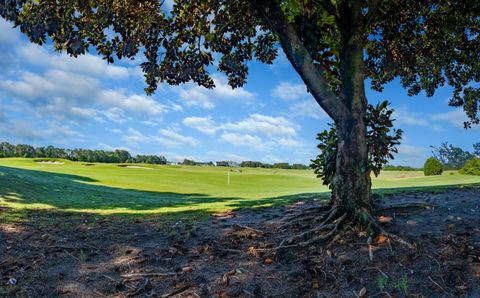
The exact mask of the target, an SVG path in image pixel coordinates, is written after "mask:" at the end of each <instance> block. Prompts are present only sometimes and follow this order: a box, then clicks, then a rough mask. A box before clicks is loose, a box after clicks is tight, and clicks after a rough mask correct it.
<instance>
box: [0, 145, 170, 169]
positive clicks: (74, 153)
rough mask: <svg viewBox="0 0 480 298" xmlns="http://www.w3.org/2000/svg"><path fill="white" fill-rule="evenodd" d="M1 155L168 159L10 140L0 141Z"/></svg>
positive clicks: (155, 161) (110, 160)
mask: <svg viewBox="0 0 480 298" xmlns="http://www.w3.org/2000/svg"><path fill="white" fill-rule="evenodd" d="M1 157H24V158H61V159H68V160H72V161H82V162H103V163H148V164H166V163H167V159H166V158H165V157H163V156H157V155H137V156H135V157H133V156H132V155H131V154H130V153H129V152H128V151H126V150H121V149H117V150H115V151H105V150H90V149H63V148H57V147H54V146H47V147H33V146H31V145H25V144H18V145H13V144H10V143H8V142H1V143H0V158H1Z"/></svg>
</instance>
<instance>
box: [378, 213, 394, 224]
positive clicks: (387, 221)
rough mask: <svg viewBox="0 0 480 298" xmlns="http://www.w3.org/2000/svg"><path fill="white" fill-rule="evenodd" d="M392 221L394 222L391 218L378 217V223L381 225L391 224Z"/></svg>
mask: <svg viewBox="0 0 480 298" xmlns="http://www.w3.org/2000/svg"><path fill="white" fill-rule="evenodd" d="M392 220H393V218H392V217H390V216H383V215H380V216H379V217H378V221H379V222H380V223H390V222H392Z"/></svg>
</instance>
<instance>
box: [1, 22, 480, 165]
mask: <svg viewBox="0 0 480 298" xmlns="http://www.w3.org/2000/svg"><path fill="white" fill-rule="evenodd" d="M140 62H141V61H120V62H119V63H115V64H110V65H108V64H107V63H106V62H105V61H103V60H102V59H100V58H99V57H97V56H95V55H92V54H88V55H85V56H82V57H80V58H79V59H74V58H70V57H68V56H67V55H65V54H59V53H55V52H54V51H53V50H52V47H51V46H46V47H40V46H37V45H33V44H31V43H29V42H28V40H27V39H26V38H25V37H24V36H22V35H21V34H20V33H19V31H18V30H17V29H12V28H11V25H10V24H9V23H7V22H5V21H4V20H3V19H1V18H0V70H1V71H0V140H1V141H8V142H12V143H28V144H32V145H36V146H44V145H55V146H59V147H64V148H92V149H93V148H96V149H105V150H111V149H114V148H123V149H127V150H129V151H130V152H131V153H133V154H158V155H164V156H166V157H167V159H169V160H172V161H175V160H182V159H183V158H191V159H195V160H198V161H210V160H213V161H216V160H234V161H241V160H259V161H263V162H281V161H287V162H291V163H304V164H308V163H309V160H310V159H312V158H314V157H315V155H316V153H317V152H316V140H315V136H316V133H317V132H319V131H321V130H323V129H325V128H326V127H327V123H328V122H330V120H329V119H328V117H327V116H326V114H325V113H324V112H323V111H322V110H321V108H320V107H318V106H317V104H316V103H315V101H314V100H313V98H312V97H311V96H310V95H309V94H308V93H307V92H306V88H305V86H304V85H303V84H302V82H301V81H300V79H299V76H298V75H297V74H296V73H295V71H294V70H293V68H292V67H291V66H290V65H289V63H288V61H287V60H286V58H285V57H284V55H283V54H282V53H281V55H280V56H279V58H278V59H277V60H276V61H275V63H274V65H264V64H260V63H252V64H251V65H250V76H249V78H248V83H247V84H246V85H245V86H244V87H243V88H239V89H235V90H232V89H231V88H230V87H229V86H228V85H227V84H226V79H225V77H224V76H223V75H222V74H220V73H214V74H213V77H214V79H215V82H216V86H217V87H216V88H215V89H214V90H207V89H205V88H202V87H198V86H196V85H194V84H186V85H182V86H168V85H160V86H159V89H158V91H157V92H156V94H154V95H153V96H146V95H145V94H144V92H143V88H144V87H145V83H144V81H143V75H142V73H141V70H140V68H139V67H138V65H139V63H140ZM367 95H368V98H369V101H370V102H372V103H376V102H378V101H380V100H384V99H388V100H389V101H391V102H392V103H393V107H394V108H395V109H396V112H395V117H394V118H396V119H397V121H396V124H397V127H398V128H402V129H403V130H404V131H405V134H404V139H403V143H402V145H401V146H400V152H399V154H398V155H397V157H396V159H395V161H394V162H392V164H403V165H411V166H420V165H422V164H423V161H424V160H425V159H426V158H427V157H428V156H430V155H431V154H430V149H429V146H431V145H439V144H440V143H441V142H442V141H448V142H450V143H452V144H454V145H456V146H460V147H462V148H464V149H466V150H472V144H473V143H475V142H477V141H480V130H479V129H478V128H474V129H470V130H464V129H463V122H464V121H465V119H466V117H465V115H464V114H463V112H462V110H461V109H454V108H451V107H448V105H447V102H448V99H449V97H450V95H451V90H450V89H449V88H447V87H445V88H442V89H440V90H438V91H437V93H436V94H435V96H434V97H433V98H426V97H425V96H423V95H421V96H416V97H408V96H407V93H406V91H405V90H403V89H402V87H401V86H400V84H399V83H398V81H396V82H393V83H391V84H389V85H387V86H386V88H385V90H384V92H383V93H381V94H380V93H376V92H374V91H371V90H369V91H368V93H367Z"/></svg>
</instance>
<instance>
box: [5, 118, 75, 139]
mask: <svg viewBox="0 0 480 298" xmlns="http://www.w3.org/2000/svg"><path fill="white" fill-rule="evenodd" d="M0 133H1V134H3V135H7V136H12V137H14V138H15V139H17V140H27V141H34V140H62V141H64V140H67V139H70V138H73V137H75V138H78V137H81V136H82V135H81V134H80V133H78V132H76V131H74V130H72V129H71V128H70V127H69V126H67V125H61V124H58V123H51V124H50V125H49V126H48V127H46V128H44V127H37V126H35V127H34V126H32V124H31V123H29V122H25V121H19V120H14V121H9V122H7V123H4V124H2V125H1V126H0Z"/></svg>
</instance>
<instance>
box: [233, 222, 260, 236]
mask: <svg viewBox="0 0 480 298" xmlns="http://www.w3.org/2000/svg"><path fill="white" fill-rule="evenodd" d="M234 226H236V227H239V228H241V229H245V230H250V231H254V232H257V233H259V234H265V233H264V232H263V231H260V230H257V229H254V228H251V227H247V226H242V225H239V224H235V225H234Z"/></svg>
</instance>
